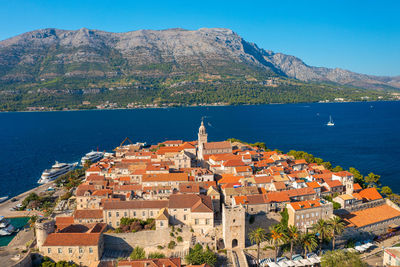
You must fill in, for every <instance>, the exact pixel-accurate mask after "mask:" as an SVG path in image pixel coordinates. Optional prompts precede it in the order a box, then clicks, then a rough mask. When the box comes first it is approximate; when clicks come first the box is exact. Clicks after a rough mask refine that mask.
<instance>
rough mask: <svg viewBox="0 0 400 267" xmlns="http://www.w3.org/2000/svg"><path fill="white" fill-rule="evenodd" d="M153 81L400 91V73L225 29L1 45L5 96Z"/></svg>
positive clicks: (51, 32)
mask: <svg viewBox="0 0 400 267" xmlns="http://www.w3.org/2000/svg"><path fill="white" fill-rule="evenodd" d="M149 79H150V80H151V79H162V80H158V81H160V82H161V83H162V85H163V86H164V87H165V86H177V85H178V86H179V85H182V84H186V85H188V84H187V83H188V82H190V83H193V82H196V83H197V82H202V81H207V80H210V79H211V80H213V81H214V82H215V83H216V84H218V82H224V81H227V80H232V79H233V80H235V81H237V80H245V81H246V82H254V81H264V80H268V81H270V80H271V79H274V80H275V85H279V84H282V83H286V84H287V83H291V84H296V83H297V82H299V83H301V84H308V83H312V84H320V83H324V84H330V85H331V86H345V87H346V86H349V87H351V88H361V89H370V90H374V91H382V90H392V91H397V90H398V89H400V76H396V77H385V76H373V75H365V74H359V73H355V72H351V71H348V70H344V69H340V68H335V69H331V68H324V67H313V66H309V65H307V64H305V63H304V62H303V61H302V60H301V59H299V58H297V57H295V56H291V55H285V54H282V53H275V52H272V51H269V50H265V49H262V48H259V47H258V46H257V45H256V44H254V43H251V42H248V41H246V40H244V39H243V38H242V37H240V36H239V35H238V34H236V33H235V32H233V31H232V30H230V29H223V28H202V29H199V30H185V29H180V28H177V29H167V30H157V31H156V30H138V31H131V32H125V33H112V32H105V31H99V30H90V29H86V28H82V29H79V30H59V29H41V30H35V31H32V32H27V33H24V34H21V35H18V36H15V37H12V38H9V39H6V40H3V41H0V91H2V90H3V91H6V92H9V93H11V94H16V92H17V93H26V92H27V90H28V89H29V88H35V89H45V91H46V90H47V92H48V90H50V91H51V90H60V89H62V90H67V91H66V92H69V91H68V90H74V89H87V88H103V87H110V86H116V87H123V88H126V87H127V86H128V87H129V86H130V85H133V84H135V85H136V88H138V84H139V85H140V84H141V83H143V81H144V80H146V82H144V83H145V84H149ZM166 79H172V80H173V81H175V83H173V82H170V83H166ZM85 80H88V81H85ZM180 83H181V84H180ZM190 83H189V85H190ZM139 87H140V86H139ZM150 87H151V86H150ZM187 87H188V88H189V89H190V86H187ZM42 92H43V90H42ZM3 95H4V93H3ZM0 97H1V96H0Z"/></svg>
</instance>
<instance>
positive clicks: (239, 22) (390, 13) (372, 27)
mask: <svg viewBox="0 0 400 267" xmlns="http://www.w3.org/2000/svg"><path fill="white" fill-rule="evenodd" d="M399 11H400V1H395V0H394V1H385V0H379V1H378V0H364V1H351V0H347V1H344V0H343V1H342V0H335V1H328V0H319V1H313V0H309V1H301V0H297V1H295V0H293V1H288V0H280V1H278V0H277V1H268V0H264V1H218V0H214V1H208V0H205V1H173V0H169V1H165V0H164V1H157V0H147V1H135V0H130V1H122V0H114V1H108V0H96V1H91V0H90V1H85V0H81V1H77V0H68V1H57V0H52V1H44V0H0V40H3V39H6V38H9V37H12V36H14V35H17V34H20V33H24V32H27V31H31V30H35V29H40V28H60V29H79V28H82V27H86V28H89V29H100V30H105V31H113V32H125V31H132V30H138V29H166V28H177V27H179V28H186V29H198V28H202V27H223V28H230V29H232V30H234V31H235V32H237V33H238V34H239V35H241V36H242V37H243V38H244V39H246V40H247V41H251V42H255V43H256V44H257V45H258V46H259V47H262V48H264V49H268V50H272V51H275V52H282V53H286V54H290V55H294V56H297V57H299V58H301V59H302V60H304V62H306V63H307V64H309V65H313V66H324V67H332V68H335V67H339V68H344V69H348V70H352V71H355V72H360V73H366V74H375V75H400V64H399V62H400V15H399Z"/></svg>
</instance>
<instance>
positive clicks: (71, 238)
mask: <svg viewBox="0 0 400 267" xmlns="http://www.w3.org/2000/svg"><path fill="white" fill-rule="evenodd" d="M99 240H100V234H98V233H96V234H92V233H52V234H49V235H48V236H47V238H46V241H45V242H44V244H43V246H44V247H47V246H57V247H63V246H97V245H98V244H99ZM65 253H66V252H65Z"/></svg>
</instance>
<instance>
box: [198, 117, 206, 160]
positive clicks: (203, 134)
mask: <svg viewBox="0 0 400 267" xmlns="http://www.w3.org/2000/svg"><path fill="white" fill-rule="evenodd" d="M205 143H207V133H206V127H205V126H204V122H203V120H201V125H200V128H199V133H198V139H197V146H198V150H197V158H199V159H201V160H202V159H203V155H204V154H203V153H204V152H203V149H204V144H205Z"/></svg>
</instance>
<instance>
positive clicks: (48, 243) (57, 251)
mask: <svg viewBox="0 0 400 267" xmlns="http://www.w3.org/2000/svg"><path fill="white" fill-rule="evenodd" d="M105 228H106V225H105V224H101V223H98V224H91V225H75V224H72V225H70V226H68V227H65V228H64V229H62V230H61V231H59V232H56V233H50V234H49V235H48V236H47V237H46V240H45V242H44V243H43V244H42V245H41V246H39V251H40V252H41V253H42V254H43V256H47V257H49V258H51V259H53V260H54V261H56V262H57V261H72V262H75V263H77V264H79V265H91V264H95V263H97V262H99V261H100V259H101V256H102V255H103V250H104V242H103V231H104V230H105Z"/></svg>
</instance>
